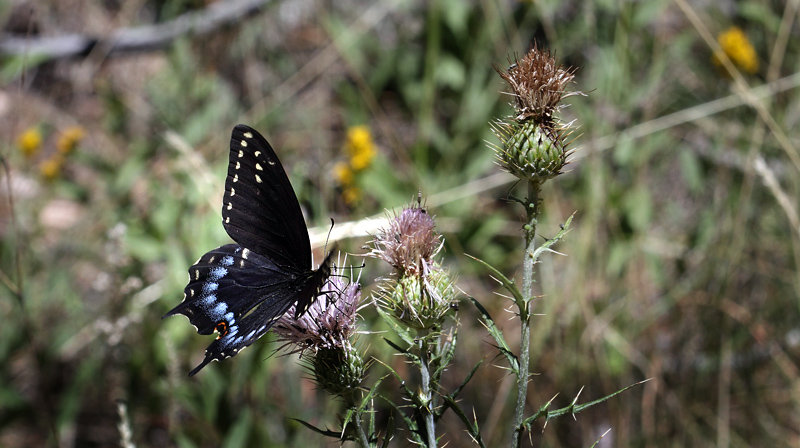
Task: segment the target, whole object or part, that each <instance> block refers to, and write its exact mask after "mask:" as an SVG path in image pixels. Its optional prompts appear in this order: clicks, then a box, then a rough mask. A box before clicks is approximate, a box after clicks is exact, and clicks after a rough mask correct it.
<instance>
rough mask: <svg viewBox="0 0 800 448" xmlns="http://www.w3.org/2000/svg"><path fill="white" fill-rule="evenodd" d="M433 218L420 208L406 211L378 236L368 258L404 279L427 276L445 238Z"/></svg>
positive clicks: (397, 216)
mask: <svg viewBox="0 0 800 448" xmlns="http://www.w3.org/2000/svg"><path fill="white" fill-rule="evenodd" d="M435 226H436V223H435V222H434V220H433V217H432V216H431V215H429V214H428V212H427V211H426V210H425V209H424V208H422V207H421V206H420V205H416V206H411V207H408V208H404V209H403V211H401V212H400V214H398V215H396V216H395V217H394V219H392V220H390V221H389V225H388V226H387V227H386V228H383V229H381V231H380V232H379V233H378V234H377V235H375V239H374V240H372V243H373V246H374V247H373V249H372V250H371V251H370V252H369V253H368V254H367V255H368V256H371V257H375V258H380V259H382V260H384V261H386V262H387V263H389V264H390V265H392V266H393V267H394V268H395V269H397V270H398V272H399V273H400V275H401V276H406V275H416V276H420V275H424V274H425V272H424V270H425V266H426V265H431V264H433V263H432V262H433V257H434V255H436V254H437V253H438V252H439V250H441V248H442V244H443V243H442V237H441V235H439V234H437V233H436V231H435V230H434V227H435Z"/></svg>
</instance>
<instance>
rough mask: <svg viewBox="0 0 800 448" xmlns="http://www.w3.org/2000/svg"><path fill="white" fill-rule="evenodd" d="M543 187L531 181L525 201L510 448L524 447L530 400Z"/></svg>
mask: <svg viewBox="0 0 800 448" xmlns="http://www.w3.org/2000/svg"><path fill="white" fill-rule="evenodd" d="M540 190H541V183H540V182H538V181H533V180H529V181H528V197H527V199H526V201H525V202H526V206H525V208H526V214H527V220H526V223H525V226H524V227H523V229H524V234H525V259H524V260H523V262H522V298H523V300H522V302H519V303H517V307H518V308H519V320H520V327H521V329H520V342H519V375H518V377H517V406H516V409H515V412H514V435H513V437H512V440H511V446H512V447H513V448H518V447H519V446H520V444H521V443H522V435H523V433H524V428H523V427H522V422H523V420H524V419H525V403H526V401H527V398H528V376H529V375H528V370H529V367H530V339H531V313H530V312H531V310H530V303H531V299H532V298H533V266H534V264H535V262H536V260H535V259H534V251H535V250H536V225H537V224H538V219H539V191H540Z"/></svg>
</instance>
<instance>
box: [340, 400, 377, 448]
mask: <svg viewBox="0 0 800 448" xmlns="http://www.w3.org/2000/svg"><path fill="white" fill-rule="evenodd" d="M355 394H356V392H355V391H353V392H351V393H348V394H344V396H343V398H344V402H345V405H346V406H347V407H348V409H352V410H353V425H355V430H356V437H357V438H356V442H357V443H358V446H360V447H361V448H371V446H370V444H369V437H367V433H365V432H364V426H362V424H361V412H360V411H359V406H358V404H356V397H355Z"/></svg>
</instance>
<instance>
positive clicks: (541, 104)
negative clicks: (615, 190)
mask: <svg viewBox="0 0 800 448" xmlns="http://www.w3.org/2000/svg"><path fill="white" fill-rule="evenodd" d="M495 70H497V72H498V73H499V74H500V77H502V78H503V79H504V80H505V81H506V82H507V83H508V84H509V86H511V92H510V95H512V96H513V97H514V102H513V103H512V106H513V107H514V115H512V116H511V117H509V119H508V120H507V121H498V122H496V123H494V124H493V126H492V128H493V131H494V133H495V135H497V137H498V138H499V139H500V140H501V141H502V142H503V143H502V147H494V148H493V149H494V150H495V152H496V153H497V157H498V159H499V161H500V165H501V166H502V167H503V168H505V169H506V170H507V171H508V172H510V173H512V174H514V175H515V176H517V177H519V178H520V179H527V180H533V181H539V182H542V181H545V180H547V179H549V178H551V177H555V176H557V175H558V174H561V169H562V168H563V167H564V165H566V164H567V156H569V154H570V151H568V150H567V146H568V144H569V142H568V141H566V140H567V137H568V136H569V134H570V133H571V128H572V123H561V122H559V121H558V119H557V118H556V117H555V113H556V112H558V110H559V109H561V108H562V107H564V105H563V104H561V101H562V100H563V99H564V98H566V97H568V96H572V95H582V93H581V92H578V91H567V90H566V87H567V85H568V84H569V83H570V82H572V81H573V79H574V78H575V70H574V69H572V68H564V67H563V66H561V65H560V64H559V63H558V61H556V59H555V58H554V57H553V56H552V55H551V54H550V52H549V51H545V50H540V49H539V48H538V47H537V46H535V45H534V46H533V48H531V50H530V51H529V52H528V53H527V54H526V55H525V56H524V57H523V58H522V59H519V60H518V59H516V58H515V60H514V63H513V64H512V65H511V67H509V68H508V69H507V70H503V69H500V68H498V67H495Z"/></svg>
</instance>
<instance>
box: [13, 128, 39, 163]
mask: <svg viewBox="0 0 800 448" xmlns="http://www.w3.org/2000/svg"><path fill="white" fill-rule="evenodd" d="M17 146H19V150H20V151H21V152H22V153H23V154H25V156H26V157H31V156H32V155H34V154H36V152H37V151H39V148H41V146H42V133H41V132H39V129H38V128H28V129H26V130H25V132H23V133H22V134H20V135H19V137H17Z"/></svg>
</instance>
